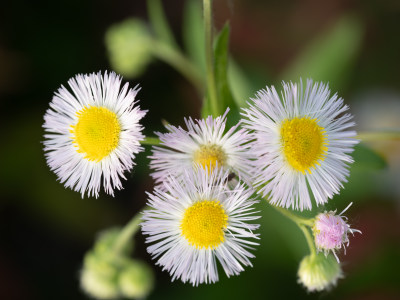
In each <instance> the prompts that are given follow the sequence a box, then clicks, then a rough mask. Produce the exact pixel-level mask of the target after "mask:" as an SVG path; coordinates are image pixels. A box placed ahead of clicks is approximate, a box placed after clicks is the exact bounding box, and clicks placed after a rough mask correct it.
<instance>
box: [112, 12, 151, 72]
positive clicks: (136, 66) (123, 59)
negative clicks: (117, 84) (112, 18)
mask: <svg viewBox="0 0 400 300" xmlns="http://www.w3.org/2000/svg"><path fill="white" fill-rule="evenodd" d="M105 43H106V47H107V50H108V54H109V59H110V63H111V66H112V68H113V69H114V70H116V71H117V72H118V73H120V74H122V75H123V76H125V77H127V78H134V77H137V76H139V75H140V74H141V73H142V72H143V71H144V70H145V68H146V67H147V65H148V64H149V63H150V61H151V60H152V54H151V53H152V52H151V47H152V46H151V45H152V38H151V36H150V33H149V31H148V29H147V27H146V24H145V23H144V22H142V21H141V20H139V19H133V18H131V19H128V20H125V21H123V22H121V23H118V24H115V25H112V26H111V27H110V28H109V29H108V30H107V32H106V35H105Z"/></svg>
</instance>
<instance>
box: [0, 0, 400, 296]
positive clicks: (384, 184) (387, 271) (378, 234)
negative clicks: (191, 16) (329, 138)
mask: <svg viewBox="0 0 400 300" xmlns="http://www.w3.org/2000/svg"><path fill="white" fill-rule="evenodd" d="M163 2H164V6H165V9H166V14H167V17H168V20H169V22H170V23H171V26H172V29H173V32H174V33H175V35H176V38H177V41H178V43H179V45H181V46H184V44H185V41H184V38H183V37H182V29H184V28H186V26H187V25H186V24H185V20H186V19H187V14H186V12H185V11H186V9H185V7H187V6H186V5H187V3H186V2H187V1H184V0H179V1H173V0H168V1H163ZM192 2H193V1H192ZM214 8H215V26H216V28H217V29H220V28H222V26H223V25H224V23H225V22H226V21H227V20H228V19H229V20H230V25H231V40H230V50H231V53H232V57H233V58H234V63H235V66H236V67H235V70H233V71H232V72H231V73H232V74H233V75H232V76H233V77H234V78H233V79H232V78H231V79H232V84H233V86H232V89H233V90H234V92H235V95H236V96H238V97H240V98H241V99H242V101H245V100H246V99H248V97H250V96H251V95H252V94H254V92H255V91H257V90H258V89H261V88H263V87H265V86H266V85H271V84H275V85H277V84H278V85H279V84H280V81H281V80H283V79H285V80H286V79H293V80H298V78H299V76H302V77H303V78H307V77H308V76H312V77H313V78H314V79H315V80H323V81H325V82H329V83H330V87H331V89H332V90H333V91H337V92H338V94H339V95H340V96H342V97H344V98H345V102H346V103H348V104H350V106H351V112H352V113H353V114H354V115H355V119H356V122H357V124H358V127H357V130H358V131H367V130H368V131H370V130H377V129H391V128H400V117H399V116H400V72H399V70H400V59H399V54H400V38H399V34H400V2H399V1H396V0H393V1H389V0H384V1H372V0H364V1H359V0H349V1H345V0H339V1H336V0H327V1H317V0H306V1H289V0H283V1H276V0H274V1H262V0H258V1H256V0H251V1H245V0H229V1H228V0H217V1H215V5H214ZM128 17H135V18H140V19H142V20H144V21H147V9H146V3H145V1H126V0H117V1H112V2H111V1H103V0H101V1H79V0H68V1H67V0H60V1H28V0H21V1H18V0H15V1H7V3H3V5H2V8H1V10H0V99H1V100H0V105H1V106H0V114H1V121H0V124H1V129H2V130H1V137H2V138H1V147H0V159H1V165H0V196H1V202H0V282H1V284H0V299H88V297H87V296H86V295H84V294H83V293H82V292H81V291H80V288H79V281H78V278H79V270H80V268H81V262H82V258H83V255H84V254H85V252H86V251H88V250H89V249H90V248H91V247H92V245H93V241H94V238H95V236H96V233H97V232H99V231H101V230H103V229H105V228H108V227H111V226H115V225H123V224H125V223H126V222H127V221H128V220H129V219H130V218H131V217H132V216H133V215H134V214H135V213H136V212H137V211H138V210H139V209H140V208H141V207H143V205H144V203H145V201H146V194H145V191H151V189H152V187H153V182H152V180H151V178H150V177H149V169H148V167H147V163H148V160H147V158H146V156H147V155H148V148H146V149H147V150H146V152H145V153H142V154H140V155H139V156H138V157H137V160H136V162H137V167H135V168H134V170H133V172H132V173H131V174H129V175H128V180H127V181H126V182H125V184H124V187H125V189H124V190H122V191H119V192H117V193H116V196H115V198H112V197H109V196H107V195H105V194H101V196H100V197H99V198H98V199H94V198H85V199H81V198H80V195H79V194H78V193H75V192H73V191H71V190H66V189H65V188H64V187H63V185H61V184H60V183H58V182H57V181H56V176H55V175H54V174H53V173H52V172H50V170H49V168H48V167H47V166H46V162H45V159H44V155H43V151H42V147H43V146H42V144H41V142H42V141H43V133H44V131H43V129H42V124H43V115H44V113H45V111H46V109H47V108H48V104H49V102H50V101H51V99H52V95H53V92H54V91H55V90H56V89H58V88H59V87H60V85H61V84H64V85H65V84H66V82H67V80H68V79H69V78H70V77H73V76H74V75H75V74H77V73H91V72H97V71H99V70H111V69H112V66H110V63H109V60H108V57H107V51H106V48H105V43H104V35H105V32H106V30H107V28H109V27H110V26H111V25H113V24H115V23H119V22H121V21H123V20H125V19H126V18H128ZM129 82H130V83H131V84H132V85H136V84H137V83H139V84H140V86H141V87H142V90H141V91H140V93H139V95H138V97H139V99H140V100H141V101H140V105H141V107H142V108H143V109H147V110H149V113H148V114H147V116H146V118H145V120H144V126H145V134H146V135H152V132H153V131H154V130H157V131H162V122H161V120H162V119H165V120H168V121H169V122H170V123H173V124H182V123H183V117H184V116H189V115H190V116H193V117H199V116H200V106H201V98H200V97H199V96H198V94H197V93H196V91H195V90H194V88H193V87H192V86H191V85H190V83H188V81H187V80H186V79H185V78H183V77H182V76H181V75H180V74H179V73H178V72H176V71H175V70H174V69H173V68H171V67H170V66H168V65H167V64H165V63H163V62H160V61H158V60H154V61H153V62H152V63H151V64H149V66H148V67H147V68H146V70H145V71H144V72H143V73H142V74H140V75H139V76H137V78H134V79H132V80H129ZM399 143H400V142H399V140H398V139H397V141H396V140H391V141H388V140H378V141H369V142H368V143H367V142H366V143H364V145H363V146H361V147H359V148H358V149H357V151H356V153H355V154H354V155H355V159H356V163H355V164H354V165H353V167H352V169H351V177H350V179H349V183H348V184H346V185H345V189H344V190H343V191H342V193H341V195H340V196H337V197H335V198H334V199H333V200H331V201H330V202H329V204H328V205H327V206H326V207H325V208H321V207H320V208H318V211H323V210H324V209H327V210H330V209H336V208H337V209H338V211H341V210H342V209H343V208H345V207H346V206H347V204H348V203H349V202H353V206H352V207H351V209H350V210H349V211H348V212H347V213H346V214H347V215H348V216H349V222H350V224H352V226H353V227H354V228H357V229H360V230H361V231H362V232H363V234H362V235H358V234H356V235H355V236H354V237H351V241H350V247H349V248H348V249H347V255H346V256H344V255H341V256H340V257H341V260H342V262H343V264H342V265H343V270H344V273H345V275H346V277H345V278H344V279H342V280H340V281H339V285H338V286H337V287H336V288H334V289H333V290H332V291H330V292H323V293H317V294H309V293H307V292H306V291H305V290H304V289H303V288H302V287H301V286H300V285H298V284H297V282H296V280H297V279H296V272H297V267H298V264H299V262H300V260H301V258H302V257H303V256H304V255H305V254H306V253H307V247H306V243H305V240H304V238H303V236H302V233H301V232H300V231H299V230H298V228H297V227H296V226H295V225H294V224H292V223H291V222H290V221H289V220H286V219H285V218H284V217H282V216H281V215H279V214H278V213H277V212H275V211H274V210H273V209H271V208H269V207H268V206H267V205H264V204H261V205H260V207H259V209H260V210H261V214H262V216H263V218H262V221H261V223H262V227H261V230H260V233H261V246H260V247H258V249H257V250H256V252H255V254H256V256H257V257H256V258H255V259H254V260H253V262H254V267H253V268H247V269H246V271H245V272H243V273H242V274H241V275H240V276H237V277H233V278H230V279H227V278H226V276H225V275H224V274H222V273H220V275H221V276H220V277H221V280H220V282H218V283H217V284H214V285H206V286H201V287H198V288H193V287H191V286H190V285H189V284H186V285H185V284H182V283H180V282H173V283H171V282H170V278H169V276H168V274H166V273H165V272H161V270H160V268H159V267H156V266H154V264H153V263H152V262H151V261H150V258H149V256H148V254H147V253H146V250H145V245H144V239H143V236H142V235H141V234H138V235H137V236H136V248H135V252H134V257H136V258H140V259H144V260H146V261H148V262H149V263H151V264H152V266H153V267H154V271H155V272H156V278H157V282H156V286H155V289H154V292H153V293H152V294H151V295H150V297H149V299H189V298H190V299H221V298H223V299H232V300H233V299H243V298H245V299H277V298H279V299H284V298H290V299H303V298H304V299H305V298H313V299H364V300H366V299H400V275H399V274H400V273H399V266H400V264H399V261H400V205H399V204H400V185H399V183H400V167H399V166H400V154H399V153H400V145H399Z"/></svg>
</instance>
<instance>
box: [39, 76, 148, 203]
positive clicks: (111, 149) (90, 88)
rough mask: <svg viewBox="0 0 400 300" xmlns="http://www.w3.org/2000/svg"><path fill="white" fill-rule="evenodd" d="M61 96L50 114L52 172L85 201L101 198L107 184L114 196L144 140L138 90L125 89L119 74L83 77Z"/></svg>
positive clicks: (48, 144)
mask: <svg viewBox="0 0 400 300" xmlns="http://www.w3.org/2000/svg"><path fill="white" fill-rule="evenodd" d="M68 84H69V86H70V88H71V90H72V92H70V91H69V90H68V89H66V88H65V87H64V86H61V88H60V89H59V90H58V91H57V92H56V93H55V95H54V97H53V100H52V101H51V103H50V108H49V109H48V110H47V112H46V114H45V116H44V121H45V122H44V125H43V127H44V128H45V131H46V134H45V136H44V137H45V141H44V151H45V152H46V158H47V163H48V165H49V166H50V169H51V170H52V171H54V172H55V173H56V175H57V176H58V179H59V180H60V181H61V182H65V186H66V187H70V188H72V189H74V190H75V191H79V192H80V193H81V194H82V197H83V196H84V194H85V193H87V194H88V195H89V196H93V195H95V196H96V197H97V196H98V194H99V190H100V186H101V184H103V187H104V190H105V191H106V193H108V194H111V195H113V194H114V189H115V188H117V189H121V188H122V184H121V180H120V178H121V177H122V178H125V177H124V174H123V173H124V171H127V170H130V169H131V168H132V166H133V165H134V162H133V159H134V158H135V154H137V153H138V152H140V151H142V150H143V149H142V148H141V147H140V141H141V140H143V139H144V136H143V134H142V133H141V131H142V126H141V125H140V124H139V120H140V119H141V118H143V116H144V115H145V113H146V112H145V111H142V110H140V108H139V107H138V106H135V104H136V101H135V96H136V94H137V92H138V89H129V88H128V84H125V85H124V86H123V87H122V89H121V78H120V77H119V76H117V75H116V74H115V73H107V72H106V73H105V74H104V75H101V73H100V72H99V73H98V74H94V73H93V74H90V75H77V76H76V77H74V78H71V79H70V80H69V81H68Z"/></svg>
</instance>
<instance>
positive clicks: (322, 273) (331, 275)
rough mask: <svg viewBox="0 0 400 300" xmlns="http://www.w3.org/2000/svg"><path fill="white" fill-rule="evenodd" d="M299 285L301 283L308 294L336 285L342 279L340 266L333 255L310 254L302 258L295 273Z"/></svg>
mask: <svg viewBox="0 0 400 300" xmlns="http://www.w3.org/2000/svg"><path fill="white" fill-rule="evenodd" d="M297 276H298V278H299V279H298V280H299V283H302V284H303V285H304V286H305V287H306V288H307V290H308V291H309V292H313V291H318V292H319V291H322V290H326V289H329V288H331V287H332V286H334V285H336V282H337V280H338V279H339V278H341V277H342V270H341V268H340V264H339V263H338V262H337V261H336V259H335V258H334V257H333V255H331V254H330V255H328V256H327V257H325V255H324V254H322V253H318V254H315V255H313V254H311V255H309V256H306V257H304V258H303V260H302V261H301V263H300V266H299V270H298V272H297Z"/></svg>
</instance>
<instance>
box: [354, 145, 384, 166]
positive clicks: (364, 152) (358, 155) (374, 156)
mask: <svg viewBox="0 0 400 300" xmlns="http://www.w3.org/2000/svg"><path fill="white" fill-rule="evenodd" d="M353 158H354V165H353V168H354V169H357V170H380V169H384V168H386V167H387V162H386V160H385V159H384V158H383V157H382V156H381V155H380V154H378V153H377V152H375V151H374V150H372V149H371V148H369V147H367V146H366V145H365V144H359V145H357V146H355V147H354V152H353Z"/></svg>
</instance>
